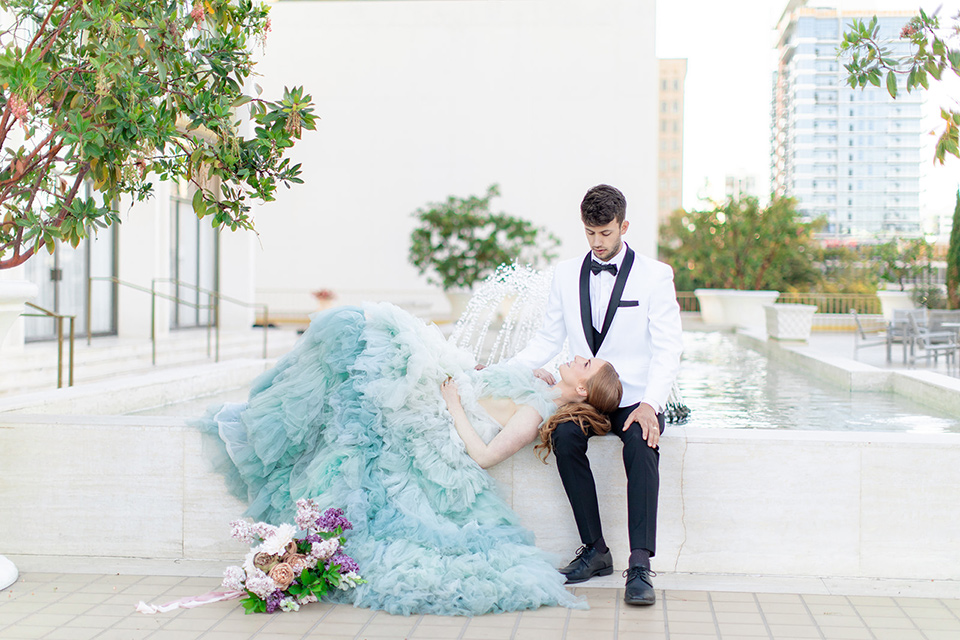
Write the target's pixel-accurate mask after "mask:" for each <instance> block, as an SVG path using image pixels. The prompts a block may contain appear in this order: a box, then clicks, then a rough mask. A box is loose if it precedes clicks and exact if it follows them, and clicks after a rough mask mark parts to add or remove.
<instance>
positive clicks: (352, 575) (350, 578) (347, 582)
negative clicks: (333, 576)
mask: <svg viewBox="0 0 960 640" xmlns="http://www.w3.org/2000/svg"><path fill="white" fill-rule="evenodd" d="M361 582H363V580H362V579H361V578H360V574H358V573H356V572H355V571H350V572H348V573H345V574H343V575H342V576H340V584H338V585H337V588H338V589H343V590H344V591H346V590H347V589H353V588H354V587H355V586H357V585H358V584H360V583H361Z"/></svg>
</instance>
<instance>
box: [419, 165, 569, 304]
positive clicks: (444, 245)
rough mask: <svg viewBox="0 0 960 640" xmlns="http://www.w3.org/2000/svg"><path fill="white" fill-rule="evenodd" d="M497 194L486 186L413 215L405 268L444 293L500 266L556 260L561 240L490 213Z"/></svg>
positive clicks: (494, 187) (527, 224) (523, 222)
mask: <svg viewBox="0 0 960 640" xmlns="http://www.w3.org/2000/svg"><path fill="white" fill-rule="evenodd" d="M499 195H500V189H499V187H498V186H497V185H495V184H494V185H491V186H490V187H489V188H488V189H487V193H486V194H485V195H484V196H468V197H466V198H459V197H457V196H449V197H448V198H447V199H446V201H445V202H434V203H430V204H428V205H427V206H426V207H423V208H420V209H417V210H416V211H414V213H413V216H414V217H415V218H416V219H417V220H418V222H419V226H418V227H416V228H415V229H414V230H413V232H412V233H411V234H410V253H409V260H410V264H412V265H413V266H415V267H416V268H417V271H418V272H419V273H420V274H421V275H423V274H424V273H426V274H427V282H429V283H431V284H438V285H440V286H441V287H443V290H444V291H450V290H454V289H470V288H471V287H473V285H474V284H475V283H477V282H479V281H480V280H483V279H484V278H486V277H487V276H489V275H490V274H492V273H493V272H494V271H496V269H497V267H499V266H500V265H501V264H510V263H512V262H514V261H521V262H527V263H530V264H532V265H534V266H536V265H537V264H538V263H540V262H541V261H547V260H551V259H553V258H555V257H556V253H555V249H556V248H557V247H558V246H559V245H560V240H559V239H558V238H557V237H556V236H555V235H553V234H552V233H550V232H548V231H547V230H545V229H543V228H540V227H537V226H535V225H534V224H533V223H532V222H530V221H528V220H524V219H522V218H518V217H516V216H512V215H509V214H506V213H493V212H491V211H490V201H491V200H492V199H493V198H494V197H496V196H499Z"/></svg>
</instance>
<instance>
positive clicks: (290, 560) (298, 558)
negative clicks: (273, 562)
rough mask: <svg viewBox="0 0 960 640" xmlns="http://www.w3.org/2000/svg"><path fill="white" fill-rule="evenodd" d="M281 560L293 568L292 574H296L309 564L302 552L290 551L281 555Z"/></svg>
mask: <svg viewBox="0 0 960 640" xmlns="http://www.w3.org/2000/svg"><path fill="white" fill-rule="evenodd" d="M283 561H284V562H285V563H287V564H288V565H290V568H291V569H293V574H294V575H296V576H298V575H300V574H301V573H302V572H303V570H304V569H306V568H307V567H308V566H309V564H308V562H307V556H305V555H303V554H302V553H291V554H289V555H286V556H284V557H283Z"/></svg>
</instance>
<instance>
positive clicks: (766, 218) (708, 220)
mask: <svg viewBox="0 0 960 640" xmlns="http://www.w3.org/2000/svg"><path fill="white" fill-rule="evenodd" d="M821 226H822V223H821V222H819V221H818V222H814V223H805V222H800V221H799V220H798V219H797V217H796V214H795V211H794V202H793V200H792V199H789V198H785V199H779V200H776V201H774V202H773V203H771V204H770V206H768V207H767V208H766V209H763V210H761V209H760V206H759V204H758V202H757V200H756V198H744V199H741V200H728V201H727V202H726V203H724V204H723V205H720V206H717V207H716V208H714V209H713V210H710V211H683V210H679V211H677V212H675V213H674V214H673V215H672V216H671V217H670V219H669V221H668V222H667V223H666V224H665V225H664V226H663V228H662V229H661V232H660V238H661V244H660V258H661V259H662V260H663V261H664V262H666V263H668V264H670V265H671V266H672V267H673V269H674V273H675V277H676V286H677V290H679V291H692V290H694V289H699V288H714V289H744V290H755V289H776V290H780V291H783V290H786V289H787V288H789V287H809V286H810V285H812V284H813V283H815V282H816V281H817V279H818V277H819V272H818V271H817V269H816V268H815V266H814V264H813V258H814V255H815V252H814V251H813V249H814V244H813V237H812V236H813V232H814V231H815V230H817V229H819V228H820V227H821Z"/></svg>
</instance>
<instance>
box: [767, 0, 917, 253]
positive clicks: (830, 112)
mask: <svg viewBox="0 0 960 640" xmlns="http://www.w3.org/2000/svg"><path fill="white" fill-rule="evenodd" d="M813 1H814V2H817V0H813ZM809 4H810V3H808V1H807V0H791V1H790V2H789V3H788V5H787V7H786V10H785V11H784V13H783V15H782V17H781V19H780V21H779V24H778V26H777V29H778V35H779V37H778V42H777V47H778V53H779V56H778V58H779V59H778V68H777V71H776V73H775V76H774V83H773V105H772V118H773V131H772V171H771V182H772V185H773V189H774V193H775V194H776V195H778V196H790V197H794V198H796V199H797V210H798V213H799V214H800V215H801V216H803V217H804V218H805V219H808V220H813V219H816V218H821V217H822V218H824V219H825V220H826V221H827V225H826V227H825V229H824V230H823V232H822V233H823V236H824V237H825V238H826V239H834V240H838V241H844V242H849V241H856V242H872V241H877V240H884V239H889V238H892V237H919V236H921V235H923V231H924V229H923V219H922V211H921V193H922V172H921V162H920V159H921V157H922V153H923V148H924V142H923V139H922V138H923V136H922V135H921V134H922V131H923V128H922V117H923V106H924V105H923V101H924V92H922V91H921V92H913V93H906V92H902V93H901V94H900V95H899V96H898V97H897V99H896V100H894V99H893V98H891V97H890V95H889V94H888V93H887V91H886V89H885V88H877V87H873V86H868V87H867V88H866V89H860V88H857V89H853V88H851V87H850V85H849V84H847V83H846V77H847V72H846V69H845V68H844V66H843V60H842V59H841V60H838V59H837V47H838V46H839V44H840V41H841V39H842V36H843V32H844V30H846V29H848V28H849V25H850V23H851V22H852V21H853V19H854V18H860V19H867V20H869V19H870V18H871V17H872V16H873V15H874V14H876V15H877V16H878V18H879V23H878V24H879V26H880V37H881V39H883V40H887V41H894V42H893V43H892V44H891V45H890V48H891V49H892V50H893V51H894V54H895V55H902V54H905V53H907V51H906V49H905V47H907V46H908V45H907V44H906V43H898V42H895V41H896V40H897V39H898V36H899V33H900V30H901V29H902V27H903V25H904V24H905V23H906V22H907V20H909V18H910V16H911V15H912V14H911V13H910V12H895V11H887V12H876V11H870V10H869V9H867V10H864V11H859V12H853V11H843V10H841V9H838V8H836V7H830V6H808V5H809ZM817 4H820V5H823V4H829V3H828V2H817Z"/></svg>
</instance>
